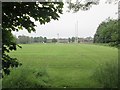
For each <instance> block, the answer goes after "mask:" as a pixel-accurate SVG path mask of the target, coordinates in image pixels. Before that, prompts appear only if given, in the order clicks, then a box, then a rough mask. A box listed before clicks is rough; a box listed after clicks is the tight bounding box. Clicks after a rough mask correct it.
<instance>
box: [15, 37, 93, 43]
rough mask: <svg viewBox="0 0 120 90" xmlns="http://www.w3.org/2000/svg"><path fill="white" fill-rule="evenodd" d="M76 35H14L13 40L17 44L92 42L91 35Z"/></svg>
mask: <svg viewBox="0 0 120 90" xmlns="http://www.w3.org/2000/svg"><path fill="white" fill-rule="evenodd" d="M77 39H78V40H77V41H76V37H69V38H59V39H58V38H52V39H50V38H47V37H42V36H40V37H29V36H25V35H19V36H18V37H16V36H15V40H16V43H17V44H30V43H57V42H58V43H74V42H78V43H85V42H88V43H89V42H93V38H92V37H86V38H79V37H78V38H77Z"/></svg>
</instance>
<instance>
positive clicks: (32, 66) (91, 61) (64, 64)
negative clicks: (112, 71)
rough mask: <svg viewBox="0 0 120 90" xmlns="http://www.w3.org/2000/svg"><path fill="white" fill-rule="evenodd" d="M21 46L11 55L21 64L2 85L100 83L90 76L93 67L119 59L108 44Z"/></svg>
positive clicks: (92, 85)
mask: <svg viewBox="0 0 120 90" xmlns="http://www.w3.org/2000/svg"><path fill="white" fill-rule="evenodd" d="M21 46H22V49H18V50H17V51H14V52H12V53H11V56H13V57H16V58H18V60H19V61H20V62H22V64H23V65H22V66H21V67H19V68H17V69H12V71H11V75H9V76H6V77H5V78H4V79H3V87H32V85H33V87H40V86H41V87H80V88H87V87H88V88H89V87H90V88H92V87H94V88H96V87H101V84H99V83H98V82H97V81H95V80H94V79H92V78H91V77H92V75H93V73H94V72H95V70H96V68H97V67H98V66H99V65H102V64H103V63H105V62H108V61H109V62H112V61H115V62H117V60H118V50H117V48H113V47H108V46H100V45H92V44H24V45H21ZM40 73H42V74H43V75H41V74H40ZM18 79H19V80H18ZM17 82H21V83H17ZM16 83H17V84H16ZM8 84H9V85H8ZM21 84H25V85H21Z"/></svg>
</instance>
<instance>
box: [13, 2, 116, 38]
mask: <svg viewBox="0 0 120 90" xmlns="http://www.w3.org/2000/svg"><path fill="white" fill-rule="evenodd" d="M67 10H68V8H67V6H66V5H64V8H63V14H62V15H60V18H59V20H51V21H50V22H49V23H46V24H45V25H40V24H39V22H35V24H36V25H37V27H36V28H35V29H36V32H32V33H28V32H27V30H25V29H23V30H20V31H19V32H15V31H14V32H12V33H13V34H14V35H15V36H19V35H26V36H30V37H31V36H32V37H39V36H43V37H47V38H57V34H59V38H68V37H73V36H74V37H75V36H76V35H77V36H78V37H81V38H85V37H89V36H91V37H94V34H95V32H96V30H97V27H98V26H99V24H100V23H102V22H103V21H104V20H106V19H107V18H108V17H110V18H112V19H117V18H118V15H117V14H115V13H116V12H118V5H117V4H105V0H100V3H99V5H93V6H92V8H90V10H87V11H82V10H80V11H78V12H77V13H73V12H67ZM76 33H77V34H76Z"/></svg>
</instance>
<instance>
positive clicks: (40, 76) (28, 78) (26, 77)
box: [3, 68, 50, 88]
mask: <svg viewBox="0 0 120 90" xmlns="http://www.w3.org/2000/svg"><path fill="white" fill-rule="evenodd" d="M11 74H12V75H9V76H5V77H4V78H3V88H42V87H50V85H49V83H48V81H49V76H48V74H47V72H46V70H45V69H37V70H33V69H28V68H27V69H19V70H17V72H16V70H15V71H14V72H13V73H11Z"/></svg>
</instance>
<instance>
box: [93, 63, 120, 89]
mask: <svg viewBox="0 0 120 90" xmlns="http://www.w3.org/2000/svg"><path fill="white" fill-rule="evenodd" d="M93 78H94V79H95V80H96V81H97V82H99V83H100V84H101V85H102V87H104V88H113V87H114V88H117V87H118V63H117V62H115V61H111V62H110V61H109V62H106V63H104V64H101V65H100V66H99V67H98V68H97V69H96V71H95V72H94V74H93Z"/></svg>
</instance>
